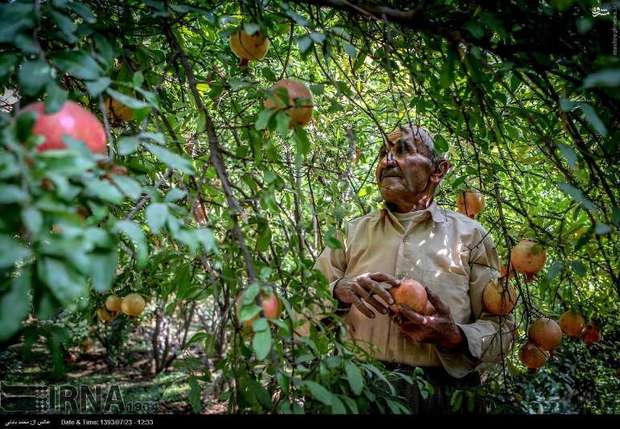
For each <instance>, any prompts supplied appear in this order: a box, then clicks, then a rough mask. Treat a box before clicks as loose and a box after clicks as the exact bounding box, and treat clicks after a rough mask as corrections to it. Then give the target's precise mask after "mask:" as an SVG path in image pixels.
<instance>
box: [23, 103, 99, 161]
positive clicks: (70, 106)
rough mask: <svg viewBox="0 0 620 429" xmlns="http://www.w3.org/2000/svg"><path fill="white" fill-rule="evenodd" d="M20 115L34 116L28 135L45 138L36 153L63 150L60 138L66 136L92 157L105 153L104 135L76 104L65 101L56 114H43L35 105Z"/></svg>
mask: <svg viewBox="0 0 620 429" xmlns="http://www.w3.org/2000/svg"><path fill="white" fill-rule="evenodd" d="M24 111H27V112H35V113H37V119H36V122H35V124H34V128H33V130H32V132H33V134H35V135H38V136H42V137H44V138H45V141H44V142H43V143H42V144H40V145H39V146H38V147H37V151H39V152H45V151H48V150H57V149H64V148H65V147H66V145H65V143H64V142H63V136H65V135H67V136H70V137H72V138H74V139H76V140H80V141H83V142H84V143H85V144H86V146H87V147H88V148H89V149H90V150H91V152H93V153H100V154H103V155H105V154H106V153H107V145H106V135H105V130H104V129H103V126H102V125H101V122H99V119H97V117H96V116H95V115H93V114H92V113H91V112H89V111H88V110H86V109H84V108H83V107H82V106H81V105H80V104H78V103H75V102H73V101H67V102H65V104H63V106H62V108H61V109H60V110H59V111H58V112H56V113H53V114H46V113H45V105H44V104H43V102H37V103H32V104H30V105H28V106H26V107H25V108H24Z"/></svg>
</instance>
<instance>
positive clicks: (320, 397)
mask: <svg viewBox="0 0 620 429" xmlns="http://www.w3.org/2000/svg"><path fill="white" fill-rule="evenodd" d="M303 385H304V386H306V387H307V388H308V390H309V391H310V394H311V395H312V396H313V397H314V399H316V400H317V401H319V402H322V403H323V404H325V405H327V406H330V407H331V405H332V401H333V396H334V395H333V394H332V393H331V392H330V391H329V390H327V389H326V388H325V387H323V386H321V385H320V384H319V383H316V382H314V381H304V382H303Z"/></svg>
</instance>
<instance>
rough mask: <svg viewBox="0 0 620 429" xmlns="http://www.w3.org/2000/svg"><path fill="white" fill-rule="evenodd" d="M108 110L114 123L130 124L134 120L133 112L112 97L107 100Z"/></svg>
mask: <svg viewBox="0 0 620 429" xmlns="http://www.w3.org/2000/svg"><path fill="white" fill-rule="evenodd" d="M106 110H107V111H108V115H109V116H111V117H112V119H114V122H129V121H131V120H133V110H131V108H129V107H127V106H125V105H124V104H123V103H121V102H120V101H118V100H116V99H114V98H112V97H110V98H108V99H107V100H106Z"/></svg>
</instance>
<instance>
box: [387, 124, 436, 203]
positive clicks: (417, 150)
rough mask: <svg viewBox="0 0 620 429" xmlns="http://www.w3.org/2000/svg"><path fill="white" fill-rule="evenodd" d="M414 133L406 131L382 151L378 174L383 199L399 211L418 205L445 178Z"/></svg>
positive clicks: (428, 151) (427, 149)
mask: <svg viewBox="0 0 620 429" xmlns="http://www.w3.org/2000/svg"><path fill="white" fill-rule="evenodd" d="M414 130H415V129H414ZM414 130H412V129H409V128H407V129H403V130H402V134H401V137H400V138H397V139H394V140H392V141H391V142H389V143H388V147H385V146H384V147H383V149H382V150H381V153H380V155H379V163H378V164H377V169H376V170H375V177H376V179H377V183H378V185H379V189H380V191H381V195H383V199H384V200H385V201H386V202H387V203H392V204H394V205H396V206H398V207H407V206H408V205H412V204H415V203H417V201H418V199H419V198H420V196H421V195H423V194H425V193H427V192H428V191H429V190H430V191H431V193H432V191H433V190H434V188H435V187H436V186H437V184H439V182H440V181H441V179H442V177H443V175H444V174H445V169H444V168H439V169H438V168H435V166H434V164H433V161H432V160H431V152H430V149H429V148H428V147H427V146H426V145H425V144H424V143H423V142H422V139H421V138H420V137H419V136H418V135H417V133H416V132H415V131H414ZM388 148H389V149H388ZM409 210H410V209H409Z"/></svg>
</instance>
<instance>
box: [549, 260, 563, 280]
mask: <svg viewBox="0 0 620 429" xmlns="http://www.w3.org/2000/svg"><path fill="white" fill-rule="evenodd" d="M563 269H564V263H563V262H562V261H555V262H554V263H553V264H551V266H550V267H549V271H547V279H548V280H549V281H551V280H553V279H554V278H556V277H557V275H558V274H560V273H561V272H562V270H563Z"/></svg>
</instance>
